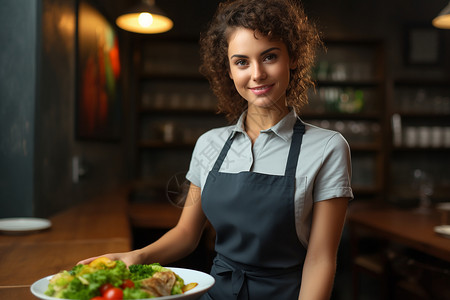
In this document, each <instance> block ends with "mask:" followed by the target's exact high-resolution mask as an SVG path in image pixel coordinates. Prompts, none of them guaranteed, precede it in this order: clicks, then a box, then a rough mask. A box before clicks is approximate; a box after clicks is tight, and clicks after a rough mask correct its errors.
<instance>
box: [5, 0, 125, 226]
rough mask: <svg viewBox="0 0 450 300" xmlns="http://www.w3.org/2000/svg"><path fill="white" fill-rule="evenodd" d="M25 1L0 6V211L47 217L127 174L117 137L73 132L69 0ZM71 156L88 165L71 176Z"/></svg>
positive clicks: (72, 9)
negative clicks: (84, 136) (78, 175)
mask: <svg viewBox="0 0 450 300" xmlns="http://www.w3.org/2000/svg"><path fill="white" fill-rule="evenodd" d="M26 2H27V3H26V4H24V1H16V0H8V1H6V2H4V3H2V5H3V7H2V10H1V12H0V16H1V18H0V25H1V26H0V28H1V29H0V30H1V37H0V43H1V45H2V50H1V51H0V57H1V63H2V67H1V71H0V72H1V73H0V84H1V94H0V95H1V104H0V108H1V117H0V122H1V123H0V124H1V125H0V133H1V137H2V138H1V144H0V145H1V146H0V151H1V152H0V153H1V158H0V159H1V160H0V162H1V167H0V205H1V206H0V208H1V209H0V217H8V216H33V215H34V216H49V215H51V214H53V213H54V212H56V211H58V210H61V209H63V208H65V207H68V206H70V205H72V204H74V203H76V202H79V201H83V200H85V199H87V198H89V197H92V196H94V195H96V194H99V193H102V192H104V191H106V190H108V189H111V188H114V187H117V186H119V185H121V184H123V183H124V181H125V180H126V179H127V172H126V168H125V162H126V161H125V160H124V159H123V157H124V156H125V152H126V149H125V147H124V140H125V138H124V137H122V138H121V139H120V141H117V142H96V141H86V140H79V139H77V138H76V137H75V129H74V122H75V94H76V89H75V87H76V82H75V78H76V60H75V56H76V49H75V33H76V4H77V3H76V0H41V1H36V0H28V1H26ZM17 16H23V18H17ZM4 45H7V46H6V47H5V46H4ZM125 69H126V68H125ZM123 105H124V110H125V111H126V107H125V106H126V102H125V100H124V102H123ZM124 119H125V120H126V118H124ZM123 132H124V131H123ZM123 132H122V135H124V134H123ZM74 157H79V158H81V159H82V161H83V162H84V163H85V165H86V166H87V167H88V171H87V173H86V175H85V176H84V177H82V178H81V179H80V180H79V182H74V181H73V179H72V171H73V164H72V160H73V158H74Z"/></svg>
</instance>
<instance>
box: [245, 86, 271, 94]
mask: <svg viewBox="0 0 450 300" xmlns="http://www.w3.org/2000/svg"><path fill="white" fill-rule="evenodd" d="M272 87H273V85H261V86H257V87H253V88H250V90H251V91H252V92H253V94H255V95H257V96H259V95H263V94H265V93H267V92H269V91H270V90H271V89H272Z"/></svg>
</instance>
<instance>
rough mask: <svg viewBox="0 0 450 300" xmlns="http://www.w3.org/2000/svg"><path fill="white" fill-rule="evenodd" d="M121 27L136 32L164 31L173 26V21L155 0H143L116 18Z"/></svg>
mask: <svg viewBox="0 0 450 300" xmlns="http://www.w3.org/2000/svg"><path fill="white" fill-rule="evenodd" d="M116 24H117V26H119V27H120V28H122V29H124V30H127V31H131V32H136V33H146V34H151V33H162V32H166V31H169V30H170V29H172V27H173V22H172V20H171V19H169V18H168V17H167V16H166V14H165V13H164V12H163V11H162V10H161V9H160V8H159V7H157V6H156V5H155V1H154V0H142V1H141V3H139V4H138V5H136V6H134V7H132V8H131V9H130V10H128V11H127V12H125V13H124V14H123V15H121V16H119V17H118V18H117V19H116Z"/></svg>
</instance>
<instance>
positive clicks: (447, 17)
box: [432, 2, 450, 29]
mask: <svg viewBox="0 0 450 300" xmlns="http://www.w3.org/2000/svg"><path fill="white" fill-rule="evenodd" d="M432 23H433V26H434V27H437V28H442V29H450V2H449V3H448V4H447V6H446V7H444V9H443V10H442V11H441V12H440V13H439V15H438V16H437V17H436V18H434V19H433V21H432Z"/></svg>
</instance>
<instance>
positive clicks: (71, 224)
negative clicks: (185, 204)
mask: <svg viewBox="0 0 450 300" xmlns="http://www.w3.org/2000/svg"><path fill="white" fill-rule="evenodd" d="M127 208H128V206H127V191H126V190H121V191H117V192H114V193H111V194H108V195H105V196H102V197H98V198H96V199H93V200H92V201H89V202H86V203H82V204H79V205H76V206H74V207H72V208H70V209H68V210H66V211H63V212H61V213H58V214H56V215H55V216H53V217H51V218H50V221H51V222H52V227H51V228H50V229H48V230H45V231H41V232H37V233H32V234H28V235H15V236H14V235H2V234H0V266H1V272H0V299H21V300H26V299H36V298H35V297H34V296H33V295H32V294H31V292H30V285H31V284H32V283H33V282H35V281H36V280H38V279H40V278H42V277H45V276H48V275H51V274H55V273H57V272H59V271H61V270H68V269H71V268H72V267H73V266H74V265H75V264H76V263H77V262H78V261H80V260H81V259H84V258H87V257H91V256H96V255H101V254H104V253H108V252H122V251H129V250H130V249H131V233H130V226H129V219H128V214H127Z"/></svg>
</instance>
